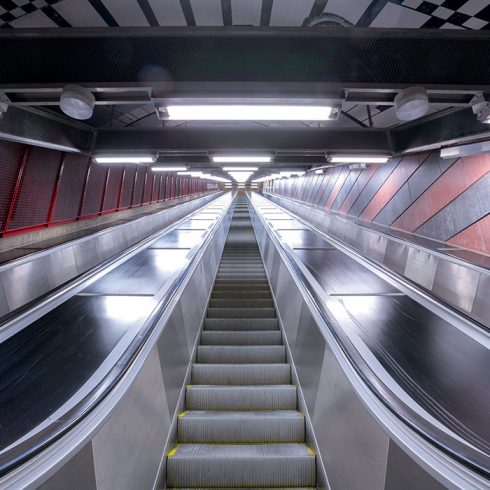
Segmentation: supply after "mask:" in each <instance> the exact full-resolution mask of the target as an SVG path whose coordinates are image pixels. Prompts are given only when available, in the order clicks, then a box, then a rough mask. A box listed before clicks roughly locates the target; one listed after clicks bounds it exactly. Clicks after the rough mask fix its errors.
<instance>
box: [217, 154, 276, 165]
mask: <svg viewBox="0 0 490 490" xmlns="http://www.w3.org/2000/svg"><path fill="white" fill-rule="evenodd" d="M211 160H212V161H213V162H214V163H269V162H272V156H271V155H213V156H212V157H211Z"/></svg>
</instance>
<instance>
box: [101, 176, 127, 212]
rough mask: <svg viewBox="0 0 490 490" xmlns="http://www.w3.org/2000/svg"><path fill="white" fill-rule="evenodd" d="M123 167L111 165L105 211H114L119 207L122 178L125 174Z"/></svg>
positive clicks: (105, 195) (105, 197)
mask: <svg viewBox="0 0 490 490" xmlns="http://www.w3.org/2000/svg"><path fill="white" fill-rule="evenodd" d="M123 170H124V169H122V168H121V167H111V168H110V169H109V178H108V180H107V186H106V190H105V194H104V206H103V211H113V210H115V209H117V201H118V198H119V190H120V188H121V178H122V174H123Z"/></svg>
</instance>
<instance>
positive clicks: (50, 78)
mask: <svg viewBox="0 0 490 490" xmlns="http://www.w3.org/2000/svg"><path fill="white" fill-rule="evenodd" d="M228 26H233V28H232V29H228ZM0 27H2V29H0V43H2V44H3V47H4V49H3V50H1V51H0V65H1V66H7V67H8V69H7V70H2V71H0V92H1V91H4V92H5V93H6V95H7V96H9V97H10V101H11V106H12V107H11V108H10V109H9V111H8V112H7V113H6V114H5V115H4V116H6V117H4V118H3V120H0V136H2V135H3V136H4V137H11V139H12V138H17V139H18V140H24V141H29V139H28V138H26V136H29V138H30V135H32V134H33V133H37V134H38V137H37V139H36V138H32V141H35V142H40V144H44V145H46V146H51V147H58V148H61V149H63V148H66V149H75V150H76V151H82V152H85V153H92V152H94V151H96V152H97V151H101V152H110V151H114V149H115V148H118V149H119V148H120V149H121V151H126V152H131V151H134V150H135V148H140V149H142V150H143V149H146V150H148V151H155V152H157V153H159V154H160V155H161V157H162V158H161V159H162V160H163V161H165V159H167V160H168V161H172V160H174V159H175V158H174V157H175V156H176V155H177V156H180V157H185V158H187V160H188V162H189V163H190V164H193V165H196V166H204V167H206V166H207V165H209V159H208V155H209V154H210V153H212V152H216V151H219V150H220V149H222V150H228V151H229V150H231V149H234V148H238V149H240V148H241V149H244V150H254V149H256V150H261V151H269V152H273V153H274V154H275V155H276V158H275V161H274V164H273V165H274V166H282V167H287V166H289V165H297V164H301V163H303V166H304V167H305V168H307V167H308V166H315V165H318V163H319V162H322V161H325V160H324V156H325V153H326V152H327V151H330V150H334V149H336V150H338V151H346V150H352V151H357V152H365V151H370V152H375V151H379V152H387V151H389V152H393V153H395V154H396V153H401V152H405V151H415V150H420V149H425V148H429V147H431V145H432V147H437V145H441V141H455V140H457V139H458V138H459V139H464V138H474V137H475V135H477V136H478V137H480V136H479V135H481V134H484V130H488V127H487V126H488V125H483V126H485V128H483V127H482V125H481V124H479V123H477V122H476V121H475V117H474V115H473V114H472V112H471V108H469V101H470V100H471V99H472V97H473V96H474V95H475V93H483V94H485V95H486V96H487V97H490V95H489V94H490V82H489V80H490V71H489V70H490V69H489V68H488V67H489V66H490V59H489V56H490V49H488V46H489V44H488V43H490V32H488V31H489V30H490V2H489V1H488V0H431V1H424V0H0ZM59 28H63V29H59ZM474 31H481V32H479V33H475V32H474ZM487 33H488V34H489V35H487ZM8 43H10V44H8ZM29 43H30V44H29ZM470 57H471V60H470ZM148 67H150V68H148ZM142 73H143V74H144V75H143V77H142V75H141V74H142ZM145 77H146V78H145ZM68 83H79V84H82V85H85V86H87V87H89V88H90V89H91V90H92V91H93V92H94V93H95V94H96V96H97V97H96V98H97V105H96V107H95V110H94V115H93V117H92V118H91V119H89V120H87V121H84V122H83V124H79V123H78V122H76V121H73V120H68V118H67V117H66V116H64V114H62V113H61V111H60V110H59V107H58V103H59V96H60V93H61V89H62V87H63V86H65V85H66V84H68ZM411 85H424V86H425V87H427V89H428V91H429V99H430V102H431V105H430V110H429V113H428V114H427V115H426V116H424V117H423V118H421V119H420V120H417V121H414V122H413V123H409V124H402V123H401V122H400V121H399V120H398V119H397V118H396V115H395V111H394V107H393V98H394V96H395V95H396V93H398V92H399V91H400V90H401V89H403V88H405V87H407V86H411ZM247 90H248V92H247ZM244 93H246V94H249V95H243V94H244ZM159 94H163V95H159ZM182 94H183V95H182ZM210 94H211V95H210ZM230 94H232V95H230ZM264 94H267V95H264ZM298 94H299V95H298ZM305 94H307V96H310V95H312V96H313V98H314V97H315V95H316V96H321V97H327V96H328V97H331V99H332V100H333V99H335V100H337V101H338V103H339V105H340V104H341V111H340V114H339V117H338V119H336V120H332V121H326V122H320V123H319V122H311V121H291V122H270V121H269V122H267V121H243V122H230V121H226V122H210V121H161V120H159V119H158V118H157V116H156V113H155V103H157V102H158V101H160V102H161V103H164V102H162V101H164V100H166V98H167V97H185V96H188V97H190V98H192V97H203V98H206V97H210V98H212V97H213V96H214V97H216V96H223V97H233V96H234V97H247V96H248V97H264V96H271V97H281V98H283V99H282V100H287V98H288V97H290V98H291V99H293V98H294V97H296V96H298V97H301V96H302V97H304V96H305ZM487 100H490V98H487ZM36 111H37V112H36ZM46 116H48V119H49V118H51V119H50V122H49V123H48V122H47V119H46ZM65 123H67V126H63V124H65ZM48 127H49V128H48ZM48 129H49V130H48ZM487 132H488V131H487ZM12 135H13V136H12Z"/></svg>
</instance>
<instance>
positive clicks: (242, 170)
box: [223, 167, 259, 172]
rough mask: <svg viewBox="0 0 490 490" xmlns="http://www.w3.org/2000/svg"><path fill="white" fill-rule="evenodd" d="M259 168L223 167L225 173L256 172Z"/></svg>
mask: <svg viewBox="0 0 490 490" xmlns="http://www.w3.org/2000/svg"><path fill="white" fill-rule="evenodd" d="M258 169H259V167H223V170H224V171H225V172H247V171H248V172H256V171H257V170H258Z"/></svg>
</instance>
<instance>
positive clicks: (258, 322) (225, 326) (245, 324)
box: [204, 318, 279, 332]
mask: <svg viewBox="0 0 490 490" xmlns="http://www.w3.org/2000/svg"><path fill="white" fill-rule="evenodd" d="M204 329H205V330H219V331H222V332H225V331H226V332H229V331H244V330H254V331H260V330H278V329H279V320H278V319H277V318H205V319H204Z"/></svg>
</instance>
